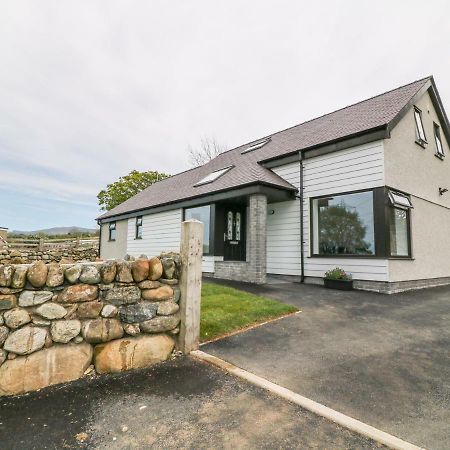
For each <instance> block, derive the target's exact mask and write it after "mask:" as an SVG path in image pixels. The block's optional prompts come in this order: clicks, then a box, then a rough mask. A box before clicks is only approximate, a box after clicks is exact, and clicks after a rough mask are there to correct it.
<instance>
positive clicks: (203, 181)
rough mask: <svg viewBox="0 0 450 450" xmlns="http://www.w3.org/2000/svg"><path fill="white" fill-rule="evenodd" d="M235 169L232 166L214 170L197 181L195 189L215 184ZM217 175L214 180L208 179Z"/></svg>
mask: <svg viewBox="0 0 450 450" xmlns="http://www.w3.org/2000/svg"><path fill="white" fill-rule="evenodd" d="M233 168H234V166H233V165H231V166H227V167H222V168H221V169H217V170H213V171H212V172H210V173H208V175H205V176H204V177H202V178H201V179H200V180H199V181H197V182H196V183H195V184H194V187H199V186H203V185H205V184H209V183H214V181H217V180H218V179H219V178H221V177H223V176H224V175H225V174H226V173H228V172H229V171H230V170H231V169H233ZM215 173H217V175H216V176H215V177H214V178H211V179H208V177H210V176H211V175H214V174H215ZM188 209H189V208H188Z"/></svg>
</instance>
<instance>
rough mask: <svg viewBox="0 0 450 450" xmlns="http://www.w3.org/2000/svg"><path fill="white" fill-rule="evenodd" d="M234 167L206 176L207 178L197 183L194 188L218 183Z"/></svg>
mask: <svg viewBox="0 0 450 450" xmlns="http://www.w3.org/2000/svg"><path fill="white" fill-rule="evenodd" d="M233 167H234V166H228V167H224V168H223V169H219V170H215V171H214V172H211V173H210V174H208V175H206V177H203V178H202V179H201V180H200V181H197V183H195V184H194V186H201V185H202V184H207V183H212V182H213V181H216V180H217V178H219V177H221V176H222V175H225V174H226V173H227V172H228V171H229V170H230V169H232V168H233Z"/></svg>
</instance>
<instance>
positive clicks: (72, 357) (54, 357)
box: [0, 342, 93, 395]
mask: <svg viewBox="0 0 450 450" xmlns="http://www.w3.org/2000/svg"><path fill="white" fill-rule="evenodd" d="M92 355H93V349H92V346H90V345H89V344H87V343H85V342H83V343H81V344H67V345H54V346H53V347H51V348H46V349H44V350H41V351H40V352H37V353H34V354H32V355H30V356H24V357H19V358H16V359H14V360H8V361H6V362H4V363H3V365H1V366H0V395H16V394H22V393H24V392H29V391H35V390H37V389H41V388H43V387H46V386H50V385H52V384H59V383H66V382H68V381H73V380H76V379H78V378H81V377H82V376H83V374H84V372H85V371H86V369H87V368H88V367H89V365H90V364H91V361H92Z"/></svg>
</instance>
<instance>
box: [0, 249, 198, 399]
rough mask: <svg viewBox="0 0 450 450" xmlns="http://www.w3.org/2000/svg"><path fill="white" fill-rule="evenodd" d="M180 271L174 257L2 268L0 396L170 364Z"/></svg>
mask: <svg viewBox="0 0 450 450" xmlns="http://www.w3.org/2000/svg"><path fill="white" fill-rule="evenodd" d="M200 257H201V255H200ZM180 271H181V261H180V256H179V255H178V254H172V253H171V254H163V255H161V256H160V257H154V258H151V259H144V258H143V259H138V260H136V261H106V262H101V263H83V264H81V263H77V264H59V263H56V262H53V263H49V264H45V262H44V261H37V262H35V263H33V264H32V265H12V264H3V265H0V395H10V394H18V393H22V392H27V391H31V390H35V389H40V388H42V387H45V386H48V385H52V384H56V383H62V382H66V381H71V380H75V379H77V378H80V377H81V376H83V374H84V373H85V372H86V371H92V370H95V371H96V372H97V373H108V372H121V371H124V370H127V369H133V368H142V367H147V366H149V365H151V364H153V363H156V362H159V361H163V360H165V359H167V358H169V357H170V355H171V354H172V351H173V349H174V347H175V338H176V336H177V334H178V333H179V323H180V312H179V302H180V296H181V291H180V288H179V286H178V278H179V276H180Z"/></svg>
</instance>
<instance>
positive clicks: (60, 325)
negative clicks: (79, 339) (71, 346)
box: [50, 320, 81, 344]
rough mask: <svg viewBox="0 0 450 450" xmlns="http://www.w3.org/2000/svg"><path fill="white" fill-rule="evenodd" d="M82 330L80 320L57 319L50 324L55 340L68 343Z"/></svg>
mask: <svg viewBox="0 0 450 450" xmlns="http://www.w3.org/2000/svg"><path fill="white" fill-rule="evenodd" d="M80 331H81V322H80V321H79V320H55V321H54V322H52V324H51V325H50V334H51V335H52V339H53V341H54V342H61V343H62V344H67V343H68V342H69V341H70V340H71V339H73V338H74V337H75V336H78V335H79V334H80Z"/></svg>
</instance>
